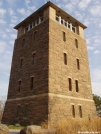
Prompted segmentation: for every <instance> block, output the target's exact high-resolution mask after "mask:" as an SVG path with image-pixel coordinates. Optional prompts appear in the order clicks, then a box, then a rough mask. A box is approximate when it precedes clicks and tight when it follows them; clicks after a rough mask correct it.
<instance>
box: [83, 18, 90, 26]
mask: <svg viewBox="0 0 101 134" xmlns="http://www.w3.org/2000/svg"><path fill="white" fill-rule="evenodd" d="M90 23H91V22H90V19H89V18H85V20H84V24H85V25H86V26H89V24H90Z"/></svg>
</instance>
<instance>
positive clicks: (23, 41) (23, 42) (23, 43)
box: [22, 39, 25, 48]
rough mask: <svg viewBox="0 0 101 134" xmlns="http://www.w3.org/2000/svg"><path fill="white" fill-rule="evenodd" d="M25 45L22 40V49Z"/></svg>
mask: <svg viewBox="0 0 101 134" xmlns="http://www.w3.org/2000/svg"><path fill="white" fill-rule="evenodd" d="M24 45H25V39H23V40H22V48H23V47H24Z"/></svg>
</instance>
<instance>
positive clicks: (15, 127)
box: [8, 125, 26, 129]
mask: <svg viewBox="0 0 101 134" xmlns="http://www.w3.org/2000/svg"><path fill="white" fill-rule="evenodd" d="M25 127H26V126H15V125H8V128H9V129H23V128H25Z"/></svg>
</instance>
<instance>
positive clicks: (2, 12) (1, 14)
mask: <svg viewBox="0 0 101 134" xmlns="http://www.w3.org/2000/svg"><path fill="white" fill-rule="evenodd" d="M5 13H6V10H5V9H3V8H1V9H0V16H4V15H5Z"/></svg>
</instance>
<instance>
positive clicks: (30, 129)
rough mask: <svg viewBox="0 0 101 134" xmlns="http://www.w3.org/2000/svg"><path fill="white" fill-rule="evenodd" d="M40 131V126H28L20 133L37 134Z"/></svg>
mask: <svg viewBox="0 0 101 134" xmlns="http://www.w3.org/2000/svg"><path fill="white" fill-rule="evenodd" d="M40 130H41V127H40V126H37V125H31V126H27V127H25V128H24V129H22V130H21V131H20V134H37V133H39V132H40Z"/></svg>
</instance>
